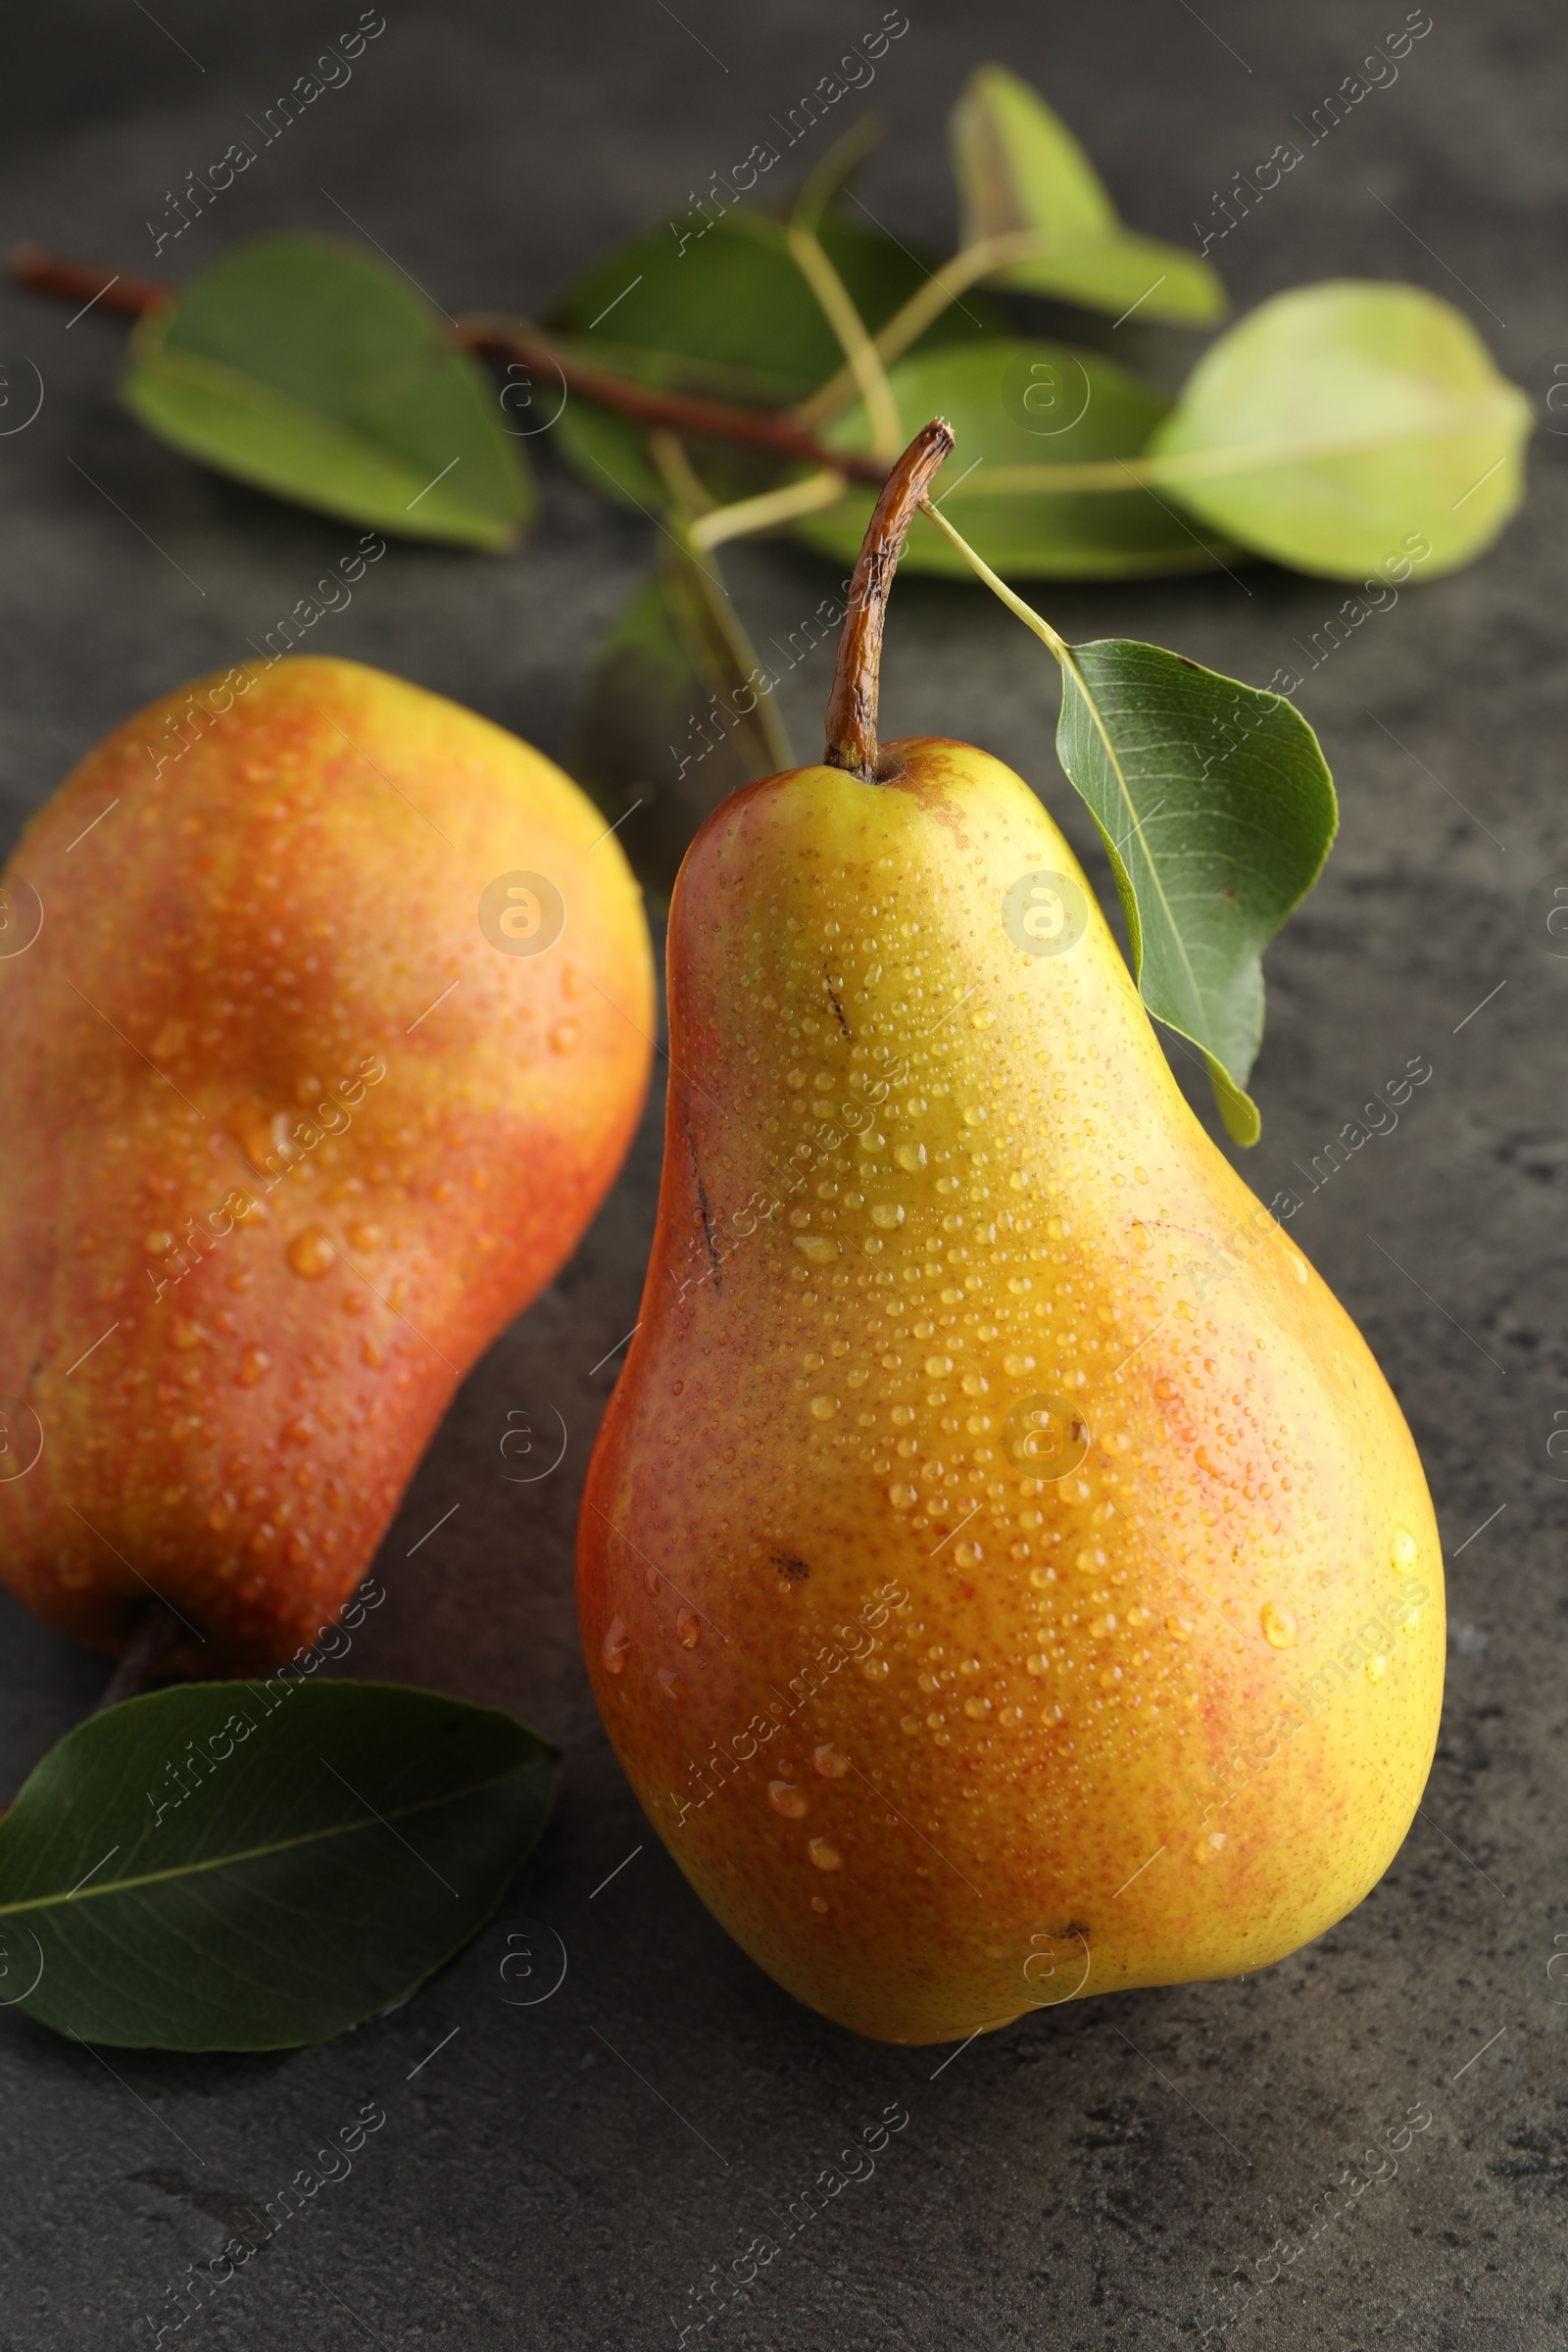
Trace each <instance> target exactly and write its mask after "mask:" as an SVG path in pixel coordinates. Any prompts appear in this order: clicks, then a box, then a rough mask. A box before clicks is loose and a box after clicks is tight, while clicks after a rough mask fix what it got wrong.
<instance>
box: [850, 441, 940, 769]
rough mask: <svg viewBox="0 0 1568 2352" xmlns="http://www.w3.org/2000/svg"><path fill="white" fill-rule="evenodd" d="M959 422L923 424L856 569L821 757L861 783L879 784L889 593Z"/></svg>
mask: <svg viewBox="0 0 1568 2352" xmlns="http://www.w3.org/2000/svg"><path fill="white" fill-rule="evenodd" d="M953 449H954V439H953V427H952V425H951V424H949V423H948V421H947V419H946V417H932V419H931V421H930V423H929V424H927V425H922V427H921V429H920V430H919V432H917V433H916V434H915V436H914V439H913V440H912V441H911V442H910V443H909V446H908V448H907V450H906V451H905V453H904V455H903V457H902V458H899V459H898V460H896V462H895V463H894V465H893V466H892V467H891V468H890V470H889V473H888V478H887V480H886V482H885V483H884V484H883V488H882V495H881V497H880V498H879V499H878V500H877V502H876V512H875V513H874V514H873V515H872V516H871V520H870V522H869V524H868V525H867V527H866V533H865V539H864V542H863V544H862V546H861V548H860V555H859V561H858V563H857V564H856V566H855V578H854V580H853V581H852V583H851V586H850V605H849V611H848V612H847V613H845V616H844V631H843V634H842V636H841V637H840V639H839V653H838V663H837V666H836V668H835V669H834V672H833V691H832V693H831V695H829V697H828V706H827V749H826V751H825V752H824V753H823V754H822V758H823V760H824V761H825V762H826V764H827V765H828V766H829V767H842V768H847V769H848V770H849V772H850V774H851V775H852V776H858V777H859V779H860V781H861V783H862V784H874V783H875V782H876V770H877V740H876V716H877V690H878V687H879V686H880V683H881V675H882V624H883V622H884V620H885V619H886V617H887V606H888V591H889V589H890V588H891V587H892V585H893V575H894V573H895V572H896V571H897V570H898V567H899V558H900V557H901V556H902V555H903V553H904V542H905V541H906V539H907V537H908V536H909V525H910V523H911V522H913V520H914V511H915V509H916V507H917V506H918V505H919V504H920V501H921V499H922V498H923V497H924V496H925V491H926V485H927V483H928V482H929V481H930V479H931V477H932V475H933V474H934V473H935V472H936V470H937V468H938V466H941V465H943V464H944V463H945V462H946V460H947V459H948V458H950V457H951V456H952V455H953Z"/></svg>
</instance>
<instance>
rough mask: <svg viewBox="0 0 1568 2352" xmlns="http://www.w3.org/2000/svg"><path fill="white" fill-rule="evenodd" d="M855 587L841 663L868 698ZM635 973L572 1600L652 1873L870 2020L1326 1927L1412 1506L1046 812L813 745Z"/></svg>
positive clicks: (1422, 1651) (1292, 1256) (1399, 1784)
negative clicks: (661, 1055)
mask: <svg viewBox="0 0 1568 2352" xmlns="http://www.w3.org/2000/svg"><path fill="white" fill-rule="evenodd" d="M879 512H880V510H879ZM877 527H878V526H877V523H876V522H873V525H872V533H873V536H874V535H875V533H876V531H877ZM867 545H868V548H869V547H870V546H871V541H870V540H868V543H867ZM885 552H886V551H885V549H884V550H883V553H884V554H885ZM886 568H887V567H886V565H885V564H884V566H883V576H882V578H881V581H880V591H881V592H883V593H885V587H886V578H885V572H886ZM878 586H879V583H878V579H877V577H876V576H875V567H874V566H873V567H872V576H871V577H870V578H869V579H868V578H867V577H866V572H865V563H864V559H863V558H862V575H861V578H860V580H859V581H858V584H857V591H856V597H857V599H861V600H866V601H869V600H872V599H874V596H875V594H876V593H877V592H878ZM867 625H868V624H867V623H866V621H865V619H864V614H863V611H862V613H861V616H860V618H859V619H858V618H857V607H856V605H855V604H853V603H852V612H851V618H850V620H849V622H847V624H846V648H845V650H844V651H842V652H841V668H840V675H839V681H838V689H837V694H836V703H837V707H838V710H839V712H840V716H841V717H842V715H843V713H844V711H846V710H850V711H858V713H859V717H860V720H861V721H862V722H863V720H864V718H865V714H866V709H867V705H869V711H870V714H871V721H872V726H873V728H874V711H875V700H874V694H875V678H874V661H873V662H870V663H869V664H868V663H867V660H866V647H865V632H866V628H867ZM857 631H858V632H859V634H858V639H857ZM873 633H874V632H873ZM852 639H856V640H857V641H856V642H854V643H852ZM851 732H852V734H853V729H852V730H851ZM862 734H863V725H862ZM852 748H853V747H852ZM668 989H669V1024H670V1061H671V1074H670V1084H669V1103H668V1117H667V1123H666V1131H665V1152H664V1167H663V1179H662V1192H661V1197H660V1206H659V1221H658V1230H657V1236H656V1240H655V1245H654V1253H653V1262H652V1265H651V1267H650V1270H649V1276H648V1283H647V1289H646V1292H645V1294H644V1299H643V1307H642V1319H641V1324H640V1328H639V1330H638V1332H637V1335H636V1337H635V1339H634V1341H633V1343H632V1347H631V1350H630V1353H629V1355H628V1358H627V1361H626V1364H625V1368H624V1371H623V1374H622V1376H621V1379H620V1383H619V1386H618V1387H617V1389H616V1391H615V1393H614V1396H613V1399H612V1402H611V1405H610V1408H609V1411H608V1413H607V1415H606V1418H605V1422H604V1425H603V1428H602V1431H601V1434H600V1438H599V1443H598V1446H597V1449H596V1452H595V1454H594V1458H593V1462H592V1466H591V1469H590V1473H589V1479H588V1485H587V1494H586V1503H585V1509H584V1512H583V1516H582V1521H581V1532H580V1540H579V1554H578V1591H579V1613H580V1621H581V1627H582V1634H583V1640H584V1643H585V1647H586V1652H587V1657H588V1662H589V1667H590V1671H591V1674H592V1677H593V1683H594V1688H595V1691H596V1693H597V1696H598V1700H599V1704H600V1707H601V1710H602V1713H603V1716H604V1720H605V1723H606V1725H607V1727H608V1730H609V1733H610V1737H611V1739H612V1740H613V1743H614V1746H615V1748H616V1751H617V1753H618V1755H619V1757H620V1759H621V1762H622V1764H623V1766H624V1768H625V1770H626V1772H627V1775H628V1777H629V1778H630V1780H631V1782H632V1785H633V1787H634V1788H635V1789H636V1791H637V1793H638V1795H639V1797H640V1798H641V1800H642V1802H643V1804H644V1806H645V1807H646V1809H647V1811H648V1814H649V1817H650V1819H651V1820H652V1821H653V1823H654V1824H655V1826H656V1828H657V1829H658V1830H659V1832H660V1834H661V1836H662V1838H663V1839H664V1842H665V1843H666V1845H667V1846H668V1848H669V1850H670V1852H671V1853H672V1854H673V1855H674V1857H675V1859H676V1860H677V1862H678V1863H679V1864H680V1867H681V1868H682V1869H683V1870H684V1871H685V1873H686V1874H687V1876H688V1878H689V1879H690V1880H691V1882H692V1885H693V1886H694V1887H696V1889H697V1891H698V1892H699V1894H700V1895H701V1896H702V1898H703V1899H704V1901H705V1902H707V1903H708V1905H709V1906H710V1907H711V1910H712V1911H713V1912H714V1913H715V1914H716V1915H717V1917H718V1918H719V1919H720V1920H721V1921H722V1922H723V1924H724V1925H725V1926H726V1927H727V1928H728V1929H729V1931H730V1933H731V1934H732V1935H733V1936H735V1937H736V1938H737V1940H738V1941H739V1942H740V1943H741V1944H742V1945H743V1946H744V1947H745V1949H746V1950H747V1951H748V1952H750V1953H751V1954H752V1955H753V1957H754V1958H755V1959H756V1960H758V1961H759V1962H760V1965H761V1966H762V1967H763V1968H765V1969H767V1970H768V1971H769V1972H770V1973H771V1974H772V1975H773V1976H774V1977H775V1978H777V1980H778V1981H779V1983H780V1984H782V1985H785V1986H786V1987H787V1988H788V1989H789V1990H790V1991H791V1992H793V1993H794V1994H795V1995H796V1996H797V1997H798V1998H799V1999H801V2000H802V2001H805V2002H807V2003H809V2005H810V2006H812V2007H813V2008H815V2009H818V2010H820V2011H822V2012H823V2013H824V2014H825V2015H827V2016H829V2017H831V2018H834V2019H836V2020H837V2021H839V2022H840V2023H841V2024H843V2025H846V2026H848V2027H851V2028H853V2029H854V2030H856V2031H857V2032H858V2033H861V2034H870V2035H874V2036H876V2037H878V2038H882V2039H886V2040H891V2041H898V2042H927V2041H937V2040H948V2039H958V2038H960V2037H962V2036H965V2035H968V2034H973V2033H975V2032H976V2031H979V2030H982V2029H988V2028H992V2027H996V2026H999V2025H1002V2024H1005V2023H1006V2022H1007V2021H1008V2020H1009V2019H1011V2018H1013V2017H1015V2016H1017V2015H1019V2014H1020V2013H1021V2012H1023V2011H1025V2010H1027V2009H1030V2008H1034V2007H1040V2006H1048V2005H1054V2003H1056V2002H1058V2001H1061V2000H1066V1999H1072V1998H1079V1997H1083V1996H1085V1995H1093V1994H1095V1993H1099V1992H1105V1991H1114V1990H1119V1989H1124V1988H1128V1987H1131V1986H1135V1985H1161V1984H1171V1983H1176V1982H1182V1981H1187V1980H1192V1979H1200V1978H1210V1977H1225V1976H1230V1975H1234V1974H1237V1973H1242V1972H1247V1971H1250V1970H1253V1969H1256V1968H1260V1967H1262V1966H1264V1965H1266V1964H1267V1963H1269V1962H1271V1961H1274V1960H1277V1959H1279V1958H1281V1957H1282V1956H1283V1955H1285V1954H1286V1953H1289V1952H1290V1951H1292V1950H1294V1949H1295V1948H1296V1947H1297V1946H1298V1945H1299V1944H1301V1943H1302V1942H1304V1941H1306V1940H1307V1939H1309V1938H1310V1937H1312V1936H1318V1935H1320V1934H1321V1933H1322V1932H1323V1931H1324V1930H1325V1929H1327V1928H1328V1927H1330V1926H1331V1925H1332V1924H1333V1922H1334V1921H1336V1920H1337V1919H1339V1918H1341V1917H1342V1916H1343V1915H1344V1914H1345V1913H1346V1912H1347V1911H1348V1910H1349V1909H1350V1908H1351V1907H1352V1906H1353V1905H1354V1904H1355V1903H1357V1902H1359V1900H1360V1899H1361V1897H1362V1896H1363V1895H1364V1894H1365V1893H1366V1892H1367V1890H1368V1889H1369V1888H1370V1887H1372V1886H1373V1885H1374V1884H1375V1882H1376V1881H1377V1880H1378V1878H1379V1877H1380V1876H1381V1874H1382V1873H1383V1872H1384V1870H1385V1869H1386V1868H1387V1867H1388V1864H1389V1862H1390V1860H1391V1858H1392V1856H1393V1855H1394V1853H1395V1851H1396V1849H1397V1846H1398V1845H1399V1842H1400V1840H1401V1839H1402V1838H1403V1836H1404V1834H1405V1831H1406V1829H1407V1827H1408V1825H1409V1822H1410V1820H1411V1817H1412V1814H1413V1811H1414V1808H1415V1805H1416V1801H1417V1798H1418V1797H1419V1795H1420V1792H1421V1789H1422V1787H1423V1784H1424V1782H1425V1779H1426V1775H1427V1771H1428V1768H1429V1765H1430V1762H1431V1757H1432V1753H1433V1747H1434V1743H1435V1740H1436V1733H1437V1725H1438V1715H1439V1706H1440V1700H1441V1692H1442V1672H1443V1656H1444V1640H1445V1637H1444V1624H1443V1606H1442V1569H1441V1555H1440V1550H1439V1542H1438V1535H1437V1529H1436V1526H1435V1523H1434V1519H1433V1512H1432V1507H1431V1503H1430V1500H1429V1498H1428V1495H1427V1490H1426V1485H1425V1482H1424V1479H1423V1476H1422V1472H1421V1466H1420V1463H1419V1461H1418V1459H1417V1455H1416V1451H1415V1448H1414V1446H1413V1444H1412V1442H1411V1439H1410V1436H1409V1433H1408V1431H1407V1429H1406V1427H1405V1424H1404V1421H1403V1419H1402V1417H1401V1415H1400V1412H1399V1409H1398V1406H1397V1403H1396V1401H1395V1399H1394V1397H1393V1396H1392V1395H1391V1393H1390V1391H1389V1389H1388V1387H1387V1385H1386V1383H1385V1381H1384V1380H1383V1377H1382V1375H1381V1374H1380V1372H1379V1370H1378V1367H1377V1365H1376V1363H1375V1362H1374V1361H1373V1358H1372V1356H1371V1354H1370V1352H1369V1350H1368V1348H1367V1347H1366V1345H1365V1343H1364V1342H1363V1340H1362V1339H1361V1337H1360V1335H1359V1334H1358V1332H1357V1331H1356V1329H1355V1327H1354V1325H1353V1324H1352V1323H1351V1321H1350V1320H1349V1318H1348V1315H1347V1314H1346V1313H1345V1311H1344V1310H1343V1308H1342V1307H1341V1306H1340V1305H1339V1304H1338V1303H1337V1301H1336V1300H1335V1299H1334V1298H1333V1296H1332V1295H1331V1294H1330V1292H1329V1290H1328V1289H1327V1287H1326V1286H1325V1285H1324V1283H1323V1282H1322V1281H1321V1280H1320V1279H1319V1277H1318V1275H1317V1274H1316V1273H1315V1272H1314V1270H1313V1268H1312V1267H1311V1265H1310V1264H1309V1263H1308V1261H1307V1259H1306V1258H1305V1257H1304V1256H1303V1254H1302V1252H1301V1250H1299V1248H1298V1247H1297V1246H1296V1244H1295V1243H1294V1241H1293V1240H1292V1239H1291V1238H1290V1236H1289V1235H1288V1233H1287V1232H1286V1231H1284V1230H1283V1229H1282V1227H1281V1226H1280V1225H1279V1224H1278V1223H1277V1221H1276V1220H1275V1219H1274V1218H1273V1217H1272V1216H1270V1215H1269V1214H1268V1212H1267V1211H1266V1210H1264V1209H1263V1208H1262V1207H1261V1206H1260V1204H1259V1203H1258V1202H1257V1201H1256V1200H1255V1199H1254V1198H1253V1196H1252V1195H1251V1194H1250V1192H1249V1190H1248V1188H1247V1186H1246V1185H1245V1184H1244V1183H1243V1181H1242V1179H1241V1178H1240V1176H1239V1175H1237V1173H1236V1172H1235V1171H1234V1170H1233V1168H1232V1167H1231V1166H1230V1164H1229V1163H1228V1161H1227V1160H1226V1159H1225V1158H1224V1157H1223V1156H1222V1154H1221V1153H1220V1152H1219V1151H1218V1150H1217V1149H1216V1148H1215V1146H1214V1145H1213V1144H1212V1143H1211V1142H1210V1140H1209V1139H1208V1137H1207V1135H1206V1134H1205V1132H1204V1130H1203V1128H1202V1127H1201V1124H1200V1122H1199V1120H1198V1119H1197V1118H1196V1116H1195V1115H1194V1113H1193V1111H1192V1110H1191V1109H1190V1108H1189V1106H1188V1104H1187V1103H1186V1102H1185V1100H1184V1098H1183V1096H1182V1095H1181V1093H1180V1091H1179V1089H1178V1088H1177V1086H1176V1085H1175V1083H1174V1081H1173V1079H1172V1077H1171V1074H1170V1070H1169V1068H1168V1065H1167V1063H1166V1060H1165V1057H1164V1055H1163V1054H1162V1052H1161V1050H1160V1047H1159V1044H1158V1042H1157V1040H1156V1038H1155V1035H1154V1033H1153V1031H1152V1027H1151V1024H1150V1021H1149V1018H1148V1015H1147V1014H1146V1012H1145V1010H1144V1007H1143V1005H1142V1003H1141V1002H1140V999H1139V996H1138V993H1137V990H1136V989H1135V987H1134V985H1133V982H1132V980H1131V978H1130V976H1129V974H1128V971H1127V969H1126V966H1125V964H1124V963H1123V961H1122V959H1121V956H1120V955H1119V954H1118V952H1117V949H1116V946H1115V943H1114V941H1113V938H1112V936H1111V933H1110V931H1109V929H1108V927H1107V926H1106V924H1105V922H1104V920H1103V917H1102V915H1101V913H1100V911H1099V909H1098V907H1097V906H1096V904H1095V901H1094V898H1093V895H1092V893H1091V892H1090V890H1089V887H1088V884H1087V883H1086V881H1085V879H1084V876H1083V874H1082V872H1081V870H1080V868H1079V866H1078V864H1077V862H1076V860H1075V858H1074V857H1073V854H1072V852H1071V850H1070V849H1069V847H1068V845H1067V843H1066V841H1065V839H1064V838H1063V836H1062V835H1061V834H1060V833H1059V832H1058V830H1057V829H1056V827H1055V825H1054V823H1053V822H1052V820H1051V818H1050V816H1049V815H1048V814H1047V813H1046V811H1045V809H1043V808H1042V806H1041V804H1040V803H1039V801H1038V800H1037V799H1036V797H1035V795H1034V794H1033V793H1032V792H1031V791H1030V790H1029V789H1028V788H1027V786H1026V785H1025V784H1024V783H1023V782H1022V781H1021V780H1020V779H1019V777H1017V776H1016V775H1015V774H1013V773H1012V772H1011V771H1010V770H1009V769H1008V768H1006V767H1005V766H1004V765H1003V764H1002V763H1001V762H1000V761H999V760H995V759H992V758H990V757H989V756H988V755H987V754H986V753H984V752H982V751H978V750H975V749H974V748H972V747H971V746H968V745H966V744H961V743H956V742H948V741H942V740H931V739H918V740H911V741H905V742H899V743H894V744H891V745H888V746H886V747H885V748H884V749H883V750H882V752H881V753H880V755H878V754H877V753H876V749H875V743H874V733H873V735H872V738H871V743H870V748H869V753H868V755H867V756H866V757H865V758H863V759H861V760H858V761H852V760H850V759H848V758H847V757H846V753H845V747H844V745H843V743H842V742H841V741H839V740H838V739H835V740H834V741H833V743H832V746H831V748H830V763H828V764H823V765H818V766H809V767H803V768H799V769H796V770H793V771H792V772H790V773H788V774H785V775H780V776H774V777H772V778H770V779H768V780H767V781H766V782H763V783H759V784H755V785H752V786H750V787H748V788H747V789H745V790H743V791H741V792H738V793H736V794H735V795H734V796H733V797H732V798H731V799H730V800H728V801H727V802H725V803H724V804H722V805H721V806H720V808H719V809H717V810H715V811H714V813H713V814H712V815H711V818H710V819H709V821H708V822H707V824H706V825H705V826H704V828H703V830H702V832H701V833H700V834H699V836H698V837H697V839H696V841H695V842H694V844H693V846H692V848H691V850H690V852H689V854H688V856H687V858H686V861H685V864H684V866H683V868H682V871H681V874H680V877H679V881H678V885H677V888H676V891H675V894H674V901H673V906H672V909H671V916H670V932H669V955H668Z"/></svg>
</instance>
